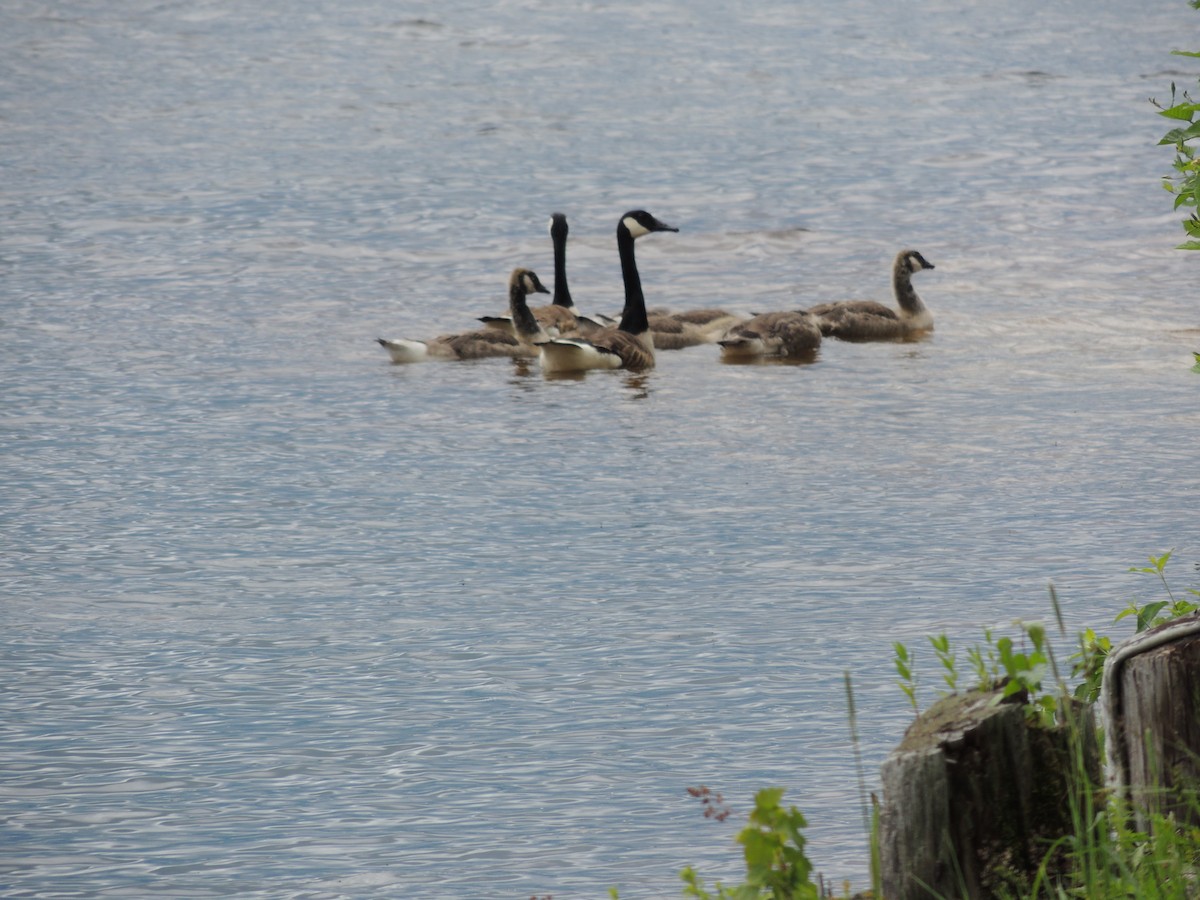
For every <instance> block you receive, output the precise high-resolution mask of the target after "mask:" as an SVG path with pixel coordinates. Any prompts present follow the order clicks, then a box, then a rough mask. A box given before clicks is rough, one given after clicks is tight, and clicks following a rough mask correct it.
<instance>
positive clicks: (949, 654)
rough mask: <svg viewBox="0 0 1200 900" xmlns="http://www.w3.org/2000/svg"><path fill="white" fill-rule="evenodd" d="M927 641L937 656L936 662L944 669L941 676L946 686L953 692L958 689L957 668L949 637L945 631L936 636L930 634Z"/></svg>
mask: <svg viewBox="0 0 1200 900" xmlns="http://www.w3.org/2000/svg"><path fill="white" fill-rule="evenodd" d="M929 643H930V644H931V645H932V646H933V652H934V654H935V655H936V656H937V658H938V662H940V663H941V664H942V668H943V669H945V671H944V672H943V673H942V678H943V679H944V680H945V682H946V686H947V687H949V688H950V692H951V693H954V691H956V690H957V689H958V669H957V666H956V659H955V654H954V651H953V650H951V649H950V638H948V637H946V633H945V632H942V633H941V634H939V635H937V636H936V637H935V636H933V635H930V636H929Z"/></svg>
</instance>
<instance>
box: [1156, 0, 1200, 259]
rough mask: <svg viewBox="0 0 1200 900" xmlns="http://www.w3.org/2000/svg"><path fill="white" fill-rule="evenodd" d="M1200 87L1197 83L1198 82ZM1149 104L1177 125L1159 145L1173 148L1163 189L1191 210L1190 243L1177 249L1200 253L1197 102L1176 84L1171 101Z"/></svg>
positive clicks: (1197, 1) (1197, 0)
mask: <svg viewBox="0 0 1200 900" xmlns="http://www.w3.org/2000/svg"><path fill="white" fill-rule="evenodd" d="M1191 5H1192V6H1193V7H1194V8H1196V9H1200V0H1192V4H1191ZM1171 52H1172V53H1173V54H1174V55H1176V56H1188V57H1192V58H1200V53H1197V52H1192V51H1186V50H1173V51H1171ZM1197 83H1198V84H1200V82H1197ZM1151 102H1152V103H1153V104H1154V105H1155V106H1157V107H1158V111H1159V113H1158V114H1159V115H1160V116H1164V117H1165V118H1168V119H1171V120H1172V121H1174V122H1176V123H1177V124H1176V126H1175V127H1174V128H1172V129H1171V130H1170V131H1168V132H1167V133H1166V134H1165V135H1163V137H1162V140H1160V141H1159V144H1160V145H1167V146H1173V147H1174V148H1175V160H1174V164H1173V165H1174V168H1175V174H1174V175H1173V176H1169V177H1167V178H1164V179H1163V187H1164V188H1166V190H1167V191H1168V192H1170V193H1171V194H1173V195H1174V196H1175V208H1176V209H1180V208H1184V209H1190V210H1192V213H1191V215H1189V216H1188V217H1187V218H1186V219H1184V221H1183V228H1184V231H1186V232H1187V235H1188V238H1189V240H1187V241H1185V242H1184V243H1182V244H1180V245H1179V247H1178V249H1180V250H1200V215H1197V210H1198V209H1200V159H1197V158H1196V151H1197V149H1200V148H1198V147H1197V146H1195V145H1194V144H1193V142H1194V141H1197V140H1200V103H1197V102H1196V100H1195V99H1194V98H1193V97H1192V96H1191V95H1190V94H1189V93H1188V92H1187V91H1183V92H1178V91H1177V90H1176V87H1175V84H1174V83H1173V82H1172V84H1171V100H1170V103H1168V104H1165V105H1164V104H1160V103H1158V102H1157V101H1156V100H1153V99H1152V100H1151Z"/></svg>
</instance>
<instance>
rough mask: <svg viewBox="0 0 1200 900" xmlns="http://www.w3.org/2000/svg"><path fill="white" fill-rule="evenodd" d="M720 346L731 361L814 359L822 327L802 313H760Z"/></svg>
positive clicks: (737, 329) (729, 332)
mask: <svg viewBox="0 0 1200 900" xmlns="http://www.w3.org/2000/svg"><path fill="white" fill-rule="evenodd" d="M717 343H718V344H720V345H721V358H722V359H728V360H747V359H757V358H759V357H765V356H781V357H792V358H795V357H804V356H811V355H812V354H813V352H814V351H815V350H816V349H817V348H818V347H820V346H821V326H820V324H819V323H818V321H817V318H816V316H814V315H812V313H809V312H806V311H805V310H802V309H798V310H795V311H794V312H770V313H760V314H759V315H757V316H754V317H753V318H751V319H748V320H746V321H745V322H742V323H741V324H739V325H735V326H733V328H731V329H729V331H728V333H727V334H726V335H725V337H723V338H722V339H721V340H719V341H717Z"/></svg>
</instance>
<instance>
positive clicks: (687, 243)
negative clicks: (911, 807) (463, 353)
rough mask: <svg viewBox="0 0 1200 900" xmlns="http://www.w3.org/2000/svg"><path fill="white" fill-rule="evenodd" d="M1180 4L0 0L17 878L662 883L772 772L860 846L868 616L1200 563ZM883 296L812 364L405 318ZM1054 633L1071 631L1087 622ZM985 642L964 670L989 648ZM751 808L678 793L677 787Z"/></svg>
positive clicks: (874, 716) (1, 360)
mask: <svg viewBox="0 0 1200 900" xmlns="http://www.w3.org/2000/svg"><path fill="white" fill-rule="evenodd" d="M1198 24H1200V19H1197V14H1196V13H1195V12H1193V11H1192V10H1191V9H1190V8H1189V7H1188V6H1187V4H1186V3H1184V2H1182V0H1178V2H1177V0H1153V2H1151V3H1149V4H1143V5H1142V6H1140V7H1138V8H1137V9H1134V8H1132V7H1131V6H1130V5H1129V4H1123V3H1117V2H1113V0H1108V2H1104V0H1102V2H1087V3H1085V2H1082V0H1068V2H1063V3H1060V4H1057V5H1053V6H1049V7H1047V6H1045V5H1044V4H1042V3H1038V2H1033V0H1015V2H1012V3H1006V4H982V3H979V4H963V3H948V2H932V3H920V4H918V3H901V4H896V3H892V2H884V0H851V2H847V3H839V4H814V3H799V4H797V3H785V2H782V0H771V2H763V3H754V4H749V3H744V4H743V3H735V4H726V3H716V2H709V0H700V2H696V0H692V2H686V3H685V2H683V0H653V2H645V3H640V4H639V3H631V2H604V0H592V2H568V3H548V2H540V0H523V2H502V3H497V4H476V3H468V2H453V0H452V2H444V3H441V4H437V5H425V4H412V3H398V4H396V3H384V2H380V0H358V2H354V3H343V2H331V0H329V2H319V0H313V2H299V0H296V2H280V0H266V2H263V3H258V4H249V5H247V4H242V5H237V4H233V5H231V4H226V3H218V2H215V0H200V2H186V3H184V2H170V0H168V2H163V0H152V2H151V0H126V2H120V3H95V2H82V0H68V2H64V3H59V4H54V5H52V6H47V5H46V4H42V3H34V2H31V0H14V2H9V3H6V4H4V6H3V9H2V10H0V142H2V143H0V145H2V147H3V154H2V157H3V159H2V162H0V165H2V167H3V168H2V170H0V175H2V181H0V367H2V368H0V371H2V374H3V387H4V390H3V397H2V400H0V403H2V406H0V409H2V411H3V431H2V432H0V447H2V449H3V462H4V489H3V492H2V494H3V496H2V497H0V510H2V512H3V519H2V523H0V528H2V535H3V543H2V545H0V567H2V568H0V574H2V575H3V602H2V604H0V648H2V649H0V653H2V656H0V664H2V666H3V671H2V677H0V768H2V771H3V777H2V778H0V884H2V885H3V893H4V894H5V895H6V896H12V897H39V896H107V897H122V898H125V897H150V896H153V897H164V896H171V897H211V896H244V897H314V898H315V897H335V896H364V897H366V896H379V897H385V896H386V897H398V896H404V897H439V898H442V897H445V898H484V897H489V898H490V897H495V898H525V897H528V896H530V895H533V894H535V893H536V894H539V895H544V894H553V896H554V897H555V898H556V900H566V898H585V897H586V898H595V897H601V896H604V895H605V893H606V891H607V889H608V887H609V886H616V887H619V888H620V892H621V896H622V898H652V897H653V898H657V897H664V896H673V895H676V893H677V892H678V889H679V885H680V882H679V881H678V877H677V872H678V870H679V869H680V868H682V867H683V866H684V865H687V864H692V865H695V866H696V867H697V868H698V869H699V870H700V872H701V874H702V875H703V876H704V877H705V879H706V880H707V881H709V883H711V881H712V880H713V879H715V878H720V879H724V880H726V881H730V880H735V879H736V878H737V877H738V874H739V872H740V871H741V864H740V860H739V857H738V851H737V847H736V845H735V844H734V843H733V840H732V837H733V834H734V833H735V831H736V827H737V826H736V825H735V824H734V823H735V821H737V820H738V819H740V818H741V817H743V816H744V815H745V813H746V812H747V811H748V809H749V808H750V806H751V798H752V795H753V793H754V791H755V790H757V789H758V788H761V787H766V786H770V785H780V786H783V787H786V788H787V790H788V793H787V795H786V797H785V800H787V801H790V802H793V803H796V804H797V805H799V806H800V807H801V808H802V809H803V810H804V811H805V813H806V814H807V816H808V818H809V822H810V828H809V830H808V834H809V837H810V839H811V843H810V846H809V850H810V853H811V855H812V856H813V858H814V859H815V861H816V864H817V866H818V868H819V869H820V870H821V871H822V872H824V873H825V875H826V876H827V877H829V878H833V879H840V878H842V877H843V876H845V877H849V878H851V879H852V880H854V881H855V882H856V883H857V884H858V885H859V886H862V885H863V883H864V880H865V872H866V857H865V852H864V848H865V839H864V835H863V832H862V827H861V808H860V805H859V795H858V788H857V783H856V776H855V770H854V766H853V764H852V752H851V745H850V742H849V725H848V721H847V714H846V702H845V697H844V692H843V682H842V679H843V672H845V671H846V670H849V671H850V672H851V673H852V675H853V678H854V682H855V685H856V688H857V701H858V713H859V728H860V730H861V732H862V735H863V746H862V753H863V758H864V763H865V766H866V778H867V786H868V788H869V789H871V788H875V786H876V784H877V771H878V765H879V763H880V761H881V760H882V759H883V757H884V755H885V754H886V753H887V752H888V750H889V749H890V748H891V747H892V746H894V745H895V743H896V742H897V741H898V740H899V738H900V735H901V734H902V732H903V729H904V727H905V725H906V724H907V722H908V721H909V720H910V717H911V713H910V712H909V711H908V710H907V709H906V708H905V706H904V697H903V695H902V694H901V693H900V691H899V689H898V688H897V687H896V685H895V683H894V682H895V673H894V671H893V669H892V664H891V658H892V650H891V642H892V641H894V640H902V641H905V642H907V643H909V644H910V645H911V646H913V647H914V648H917V651H918V653H919V654H921V672H922V675H921V677H922V679H923V683H922V687H921V693H922V699H923V701H924V702H928V700H929V699H932V698H933V696H934V695H935V693H936V688H937V679H938V674H937V672H936V666H933V665H930V664H929V663H930V659H929V657H930V656H931V654H929V653H927V652H925V651H924V650H923V649H922V647H923V644H924V636H925V635H927V634H929V633H934V632H940V631H945V632H947V633H948V634H950V635H951V636H952V638H954V640H955V641H956V642H957V643H959V644H960V645H966V644H969V643H971V642H974V641H975V640H976V639H977V638H978V636H979V634H980V629H981V628H982V627H983V626H985V625H988V626H1000V627H1002V628H1007V627H1008V626H1009V623H1010V622H1011V620H1012V619H1014V618H1017V617H1024V618H1044V617H1047V616H1048V615H1049V609H1048V602H1047V585H1048V584H1049V583H1050V582H1053V583H1054V584H1055V586H1056V588H1057V590H1058V593H1059V596H1060V598H1061V599H1062V601H1063V605H1064V610H1065V613H1066V616H1067V619H1068V622H1069V625H1070V626H1071V627H1072V628H1075V627H1080V626H1084V625H1091V626H1093V627H1096V628H1097V629H1099V630H1101V631H1106V632H1108V633H1111V634H1114V635H1118V636H1119V635H1122V634H1125V633H1127V632H1128V629H1129V624H1128V622H1127V621H1126V622H1123V623H1121V625H1119V626H1117V625H1112V624H1111V619H1112V617H1113V615H1114V614H1115V613H1116V612H1117V611H1118V610H1119V609H1120V608H1121V607H1123V606H1124V605H1125V604H1126V603H1127V602H1128V601H1129V600H1130V599H1133V598H1139V599H1141V600H1143V601H1144V600H1145V599H1149V598H1151V597H1154V598H1157V596H1158V591H1156V589H1155V586H1154V584H1153V582H1152V581H1150V580H1148V579H1145V578H1144V577H1143V578H1139V577H1137V576H1134V575H1130V574H1129V573H1127V572H1126V568H1127V567H1129V566H1131V565H1136V564H1140V563H1142V562H1144V560H1145V557H1147V556H1148V555H1149V554H1151V553H1159V552H1161V551H1163V550H1166V549H1168V548H1170V547H1175V548H1177V549H1176V561H1173V562H1172V564H1171V567H1170V569H1169V570H1168V571H1169V573H1171V574H1173V575H1174V577H1175V578H1176V579H1177V583H1178V585H1179V586H1180V587H1183V586H1188V585H1190V584H1194V581H1195V578H1194V575H1195V573H1194V571H1193V570H1192V568H1191V567H1192V565H1193V563H1194V561H1195V560H1196V558H1197V556H1200V526H1198V524H1197V517H1196V508H1197V505H1198V499H1200V498H1198V496H1197V495H1198V487H1200V474H1198V472H1200V469H1198V468H1197V466H1196V434H1197V430H1196V426H1197V424H1198V422H1200V416H1198V414H1197V392H1198V390H1200V381H1198V380H1197V376H1196V375H1194V374H1192V373H1191V372H1189V367H1190V365H1191V351H1192V350H1200V332H1198V331H1197V330H1196V329H1197V327H1198V326H1200V309H1198V308H1197V305H1196V292H1195V284H1196V274H1195V273H1196V264H1197V259H1196V258H1195V257H1194V256H1189V255H1187V254H1184V253H1182V252H1179V251H1175V250H1173V249H1172V247H1173V246H1174V244H1176V243H1177V242H1179V241H1180V240H1181V239H1182V236H1183V233H1182V231H1181V229H1180V228H1179V224H1178V222H1179V218H1180V216H1179V215H1177V214H1175V213H1173V212H1172V211H1171V209H1170V198H1169V197H1168V196H1167V195H1166V194H1165V193H1164V192H1163V191H1162V189H1161V187H1160V186H1159V179H1160V176H1161V175H1163V174H1164V173H1166V172H1169V170H1170V157H1171V154H1170V151H1169V150H1168V149H1166V148H1160V147H1156V146H1155V142H1156V141H1157V139H1158V137H1159V135H1160V134H1161V133H1162V132H1164V131H1165V130H1166V128H1167V127H1168V125H1169V123H1167V122H1166V121H1165V120H1163V119H1161V118H1159V117H1157V116H1156V115H1155V113H1154V109H1153V107H1151V106H1150V104H1149V103H1148V102H1147V98H1148V97H1150V96H1157V97H1159V98H1160V99H1166V97H1167V95H1168V94H1169V91H1170V83H1171V82H1172V81H1177V82H1179V83H1180V84H1181V85H1187V84H1190V83H1193V82H1192V79H1193V78H1194V75H1191V74H1189V73H1190V72H1194V70H1195V69H1194V66H1192V65H1191V64H1192V62H1193V61H1191V60H1185V59H1181V58H1178V57H1172V56H1170V55H1169V51H1170V50H1171V49H1172V48H1177V47H1183V48H1195V47H1197V46H1200V29H1198V28H1197V25H1198ZM638 206H643V207H645V208H647V209H649V210H650V211H651V212H653V213H654V214H656V215H657V216H659V217H660V218H662V219H664V220H665V221H667V222H669V223H671V224H673V225H676V226H678V227H679V228H680V233H679V234H677V235H676V234H663V235H653V236H651V237H648V238H646V239H645V240H643V241H640V242H639V244H638V253H639V262H640V263H641V267H642V274H643V279H644V283H645V288H646V292H647V296H648V298H649V300H650V302H651V303H652V304H654V305H663V306H670V307H675V308H682V307H690V306H710V305H722V306H726V307H729V308H733V309H736V310H740V311H744V312H749V311H762V310H766V309H786V308H794V307H796V306H799V305H807V304H809V303H814V302H819V301H824V300H829V299H837V298H839V297H878V298H880V299H888V294H889V283H888V267H889V265H890V261H891V258H892V256H893V255H894V254H895V252H896V251H897V250H899V249H901V248H903V247H906V246H913V247H916V248H918V249H920V250H921V251H922V252H923V253H924V254H925V255H926V256H927V257H928V258H929V259H930V260H931V261H932V262H934V263H935V264H936V266H937V268H936V269H935V270H934V271H932V272H926V273H922V275H921V276H920V278H919V281H918V288H919V290H920V291H921V292H922V294H923V296H924V297H925V300H926V301H927V303H928V304H929V306H930V307H931V309H932V310H933V313H934V315H935V317H936V320H937V331H936V333H935V334H934V335H933V336H932V337H931V338H930V339H929V340H927V341H924V342H921V343H915V344H882V345H850V344H835V343H832V342H831V343H827V344H826V345H825V346H824V347H823V348H822V350H821V352H820V355H819V358H818V360H817V362H816V363H815V364H813V365H808V366H784V365H767V366H728V365H722V364H721V363H720V362H719V361H718V359H717V353H716V350H715V348H713V347H700V348H693V349H691V350H686V351H680V352H676V353H663V354H661V356H660V361H659V365H658V367H657V368H656V369H655V370H654V371H652V372H650V373H647V374H645V375H642V376H631V375H629V374H626V373H619V372H616V373H614V372H604V373H592V374H589V375H588V376H587V377H585V378H582V379H579V380H546V379H545V378H544V377H543V376H542V375H541V373H540V372H539V371H538V369H537V367H536V365H524V364H515V363H513V362H512V361H509V360H487V361H481V362H475V363H461V364H449V363H447V364H434V363H431V364H425V365H416V366H409V367H397V366H392V365H390V364H389V363H388V360H387V357H386V354H384V353H383V352H382V351H381V349H380V348H379V347H378V346H376V345H375V344H374V342H373V339H374V338H375V337H376V336H377V335H384V336H389V337H391V336H415V337H426V336H431V335H433V334H437V333H440V332H443V331H450V330H456V329H458V330H461V329H463V328H465V327H469V326H470V325H471V324H473V321H474V316H477V315H479V314H481V313H485V312H494V311H497V310H499V309H502V308H503V305H504V299H505V298H504V278H505V275H506V273H507V271H508V270H509V269H510V268H512V267H513V266H514V265H528V266H530V267H532V268H534V269H535V270H536V271H538V273H539V274H540V275H541V276H542V277H543V279H544V280H547V282H548V281H549V279H550V278H551V277H552V275H553V265H552V262H551V257H550V243H549V239H548V237H547V235H546V231H545V226H546V222H547V219H548V216H549V214H550V213H551V212H552V211H555V210H561V211H563V212H565V213H567V215H568V216H569V218H570V221H571V226H572V237H571V245H570V249H569V270H570V274H571V276H572V285H573V290H574V294H575V299H576V301H577V302H578V303H579V304H580V305H581V306H582V307H584V308H585V309H593V310H602V311H605V310H606V311H611V310H614V309H615V308H617V307H619V305H620V299H621V287H620V279H619V270H618V267H617V263H616V253H615V245H614V240H613V229H614V228H615V225H616V221H617V218H618V216H619V215H620V213H622V212H623V211H624V210H626V209H630V208H633V207H638ZM1070 644H1071V641H1070V640H1069V639H1068V640H1066V641H1064V642H1062V646H1060V655H1062V656H1065V655H1067V654H1068V653H1069V652H1070V649H1071V647H1070ZM964 667H965V666H964ZM698 784H706V785H709V786H710V787H712V788H713V789H714V790H719V791H721V792H722V793H723V794H724V796H725V798H726V800H727V801H728V802H729V803H730V805H731V806H733V807H734V809H735V811H736V815H735V818H734V819H731V820H729V821H728V822H726V823H724V824H717V823H714V822H712V821H708V820H705V819H704V818H703V817H702V815H701V810H700V807H699V805H698V804H697V803H696V802H695V801H694V800H690V799H689V798H688V797H687V796H686V793H685V789H686V788H687V787H688V786H689V785H698Z"/></svg>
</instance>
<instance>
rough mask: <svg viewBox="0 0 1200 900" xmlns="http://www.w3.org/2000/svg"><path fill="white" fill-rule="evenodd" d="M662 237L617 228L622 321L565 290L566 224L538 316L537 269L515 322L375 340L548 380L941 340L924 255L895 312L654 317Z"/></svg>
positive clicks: (559, 229)
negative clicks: (920, 338)
mask: <svg viewBox="0 0 1200 900" xmlns="http://www.w3.org/2000/svg"><path fill="white" fill-rule="evenodd" d="M656 231H676V232H677V231H679V229H678V228H672V227H671V226H670V225H667V224H666V223H664V222H661V221H659V220H658V219H656V218H655V217H654V216H652V215H651V214H650V213H648V212H646V211H645V210H641V209H636V210H631V211H630V212H627V213H625V214H624V215H623V216H621V219H620V221H619V222H618V223H617V252H618V254H619V255H620V259H621V276H622V277H623V279H624V281H625V307H624V309H623V310H622V312H621V316H620V318H619V319H613V318H609V317H607V316H599V315H595V316H586V315H584V314H583V313H581V312H580V311H579V310H578V309H577V308H576V306H575V302H574V301H573V300H572V299H571V291H570V289H569V288H568V287H567V269H566V258H567V217H566V216H564V215H563V214H562V213H555V214H554V215H553V217H552V218H551V220H550V237H551V239H552V241H553V242H554V297H553V300H552V302H551V303H550V304H548V305H546V306H539V307H535V308H532V309H531V308H530V306H529V302H528V299H527V298H528V297H529V295H530V294H549V293H550V291H549V290H548V289H547V288H546V287H545V285H543V284H542V282H541V280H540V279H539V278H538V277H537V275H536V274H534V273H533V272H532V271H530V270H529V269H524V268H517V269H513V271H512V274H511V275H510V276H509V279H508V315H506V316H482V317H481V318H480V319H479V321H480V322H481V323H482V327H480V328H476V329H475V330H473V331H466V332H463V333H460V334H444V335H441V336H439V337H436V338H433V339H431V340H426V341H417V340H409V339H405V338H397V339H391V340H389V339H386V338H376V340H377V341H378V342H379V344H380V345H382V346H383V348H384V349H386V350H387V351H388V353H389V354H391V357H392V361H393V362H396V363H410V362H420V361H422V360H427V359H483V358H486V357H494V356H509V357H524V358H537V359H538V360H539V362H540V364H541V367H542V369H543V371H545V372H547V373H557V372H582V371H586V370H588V369H633V370H646V369H650V368H653V367H654V351H655V350H656V349H657V350H677V349H681V348H683V347H692V346H696V345H699V344H717V345H718V346H719V347H720V348H721V357H722V358H723V359H726V360H730V361H743V360H746V361H750V360H755V359H763V358H770V357H787V358H800V359H803V358H805V357H810V358H811V356H812V355H813V354H814V352H815V351H816V349H817V348H818V347H819V346H820V344H821V339H822V338H823V337H832V338H838V339H841V340H845V341H892V340H901V339H904V338H907V337H912V336H915V335H918V334H921V333H922V332H927V331H931V330H933V316H932V315H930V312H929V310H928V309H927V308H926V306H925V304H924V303H923V302H922V301H921V298H920V297H919V296H918V295H917V292H916V291H915V290H914V289H913V285H912V276H913V275H914V274H915V273H917V272H920V271H921V270H923V269H932V268H933V264H932V263H930V262H929V261H928V260H926V259H925V257H924V256H922V255H921V254H920V253H918V252H917V251H916V250H902V251H901V252H900V253H899V254H897V255H896V260H895V263H894V264H893V266H892V288H893V290H894V292H895V297H896V304H897V307H896V308H892V307H889V306H885V305H884V304H882V303H876V302H875V301H873V300H844V301H840V302H836V303H823V304H820V305H819V306H812V307H809V308H808V309H806V310H805V309H797V310H788V311H782V312H769V313H759V314H757V315H754V316H751V317H749V318H746V317H744V316H738V315H735V314H733V313H729V312H726V311H725V310H721V309H696V310H689V311H686V312H678V313H669V312H665V311H660V310H655V311H653V312H651V311H648V310H647V309H646V298H645V296H644V295H643V294H642V282H641V278H640V277H639V276H638V268H637V261H636V259H635V257H634V252H633V245H634V242H635V241H636V240H637V239H638V238H641V237H645V236H646V235H648V234H652V233H653V232H656Z"/></svg>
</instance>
